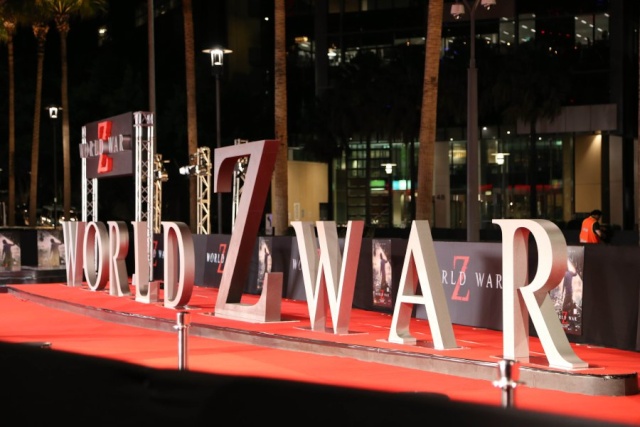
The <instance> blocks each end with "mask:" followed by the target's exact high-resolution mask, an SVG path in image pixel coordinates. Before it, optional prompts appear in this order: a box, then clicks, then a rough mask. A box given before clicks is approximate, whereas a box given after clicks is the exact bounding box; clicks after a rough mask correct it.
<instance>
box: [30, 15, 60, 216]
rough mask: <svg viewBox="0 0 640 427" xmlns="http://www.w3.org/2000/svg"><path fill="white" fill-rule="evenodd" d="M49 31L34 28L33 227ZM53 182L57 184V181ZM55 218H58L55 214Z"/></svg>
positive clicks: (31, 194) (31, 192)
mask: <svg viewBox="0 0 640 427" xmlns="http://www.w3.org/2000/svg"><path fill="white" fill-rule="evenodd" d="M48 30H49V28H48V27H46V26H34V34H35V35H36V38H37V39H38V64H37V72H36V96H35V107H34V111H33V139H32V141H31V178H30V187H29V225H30V226H32V227H33V226H35V225H36V209H37V206H38V163H39V161H40V117H42V74H43V66H44V46H45V43H44V42H45V39H46V34H47V31H48ZM54 170H55V169H54ZM53 182H55V180H54V181H53ZM52 184H53V183H52ZM56 191H57V188H55V187H54V189H53V197H54V199H55V197H56ZM54 208H55V206H54ZM53 217H54V218H56V215H55V212H54V216H53ZM54 226H57V224H54Z"/></svg>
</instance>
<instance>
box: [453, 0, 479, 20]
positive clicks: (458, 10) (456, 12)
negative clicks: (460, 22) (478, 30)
mask: <svg viewBox="0 0 640 427" xmlns="http://www.w3.org/2000/svg"><path fill="white" fill-rule="evenodd" d="M483 1H484V0H483ZM451 15H452V16H453V17H454V18H455V19H460V15H464V5H463V4H462V3H458V2H455V3H453V4H452V5H451Z"/></svg>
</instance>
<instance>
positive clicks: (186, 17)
mask: <svg viewBox="0 0 640 427" xmlns="http://www.w3.org/2000/svg"><path fill="white" fill-rule="evenodd" d="M182 16H183V21H184V53H185V68H186V77H187V139H188V150H189V155H191V154H195V153H196V151H197V150H198V122H197V118H196V72H195V54H194V47H193V9H192V5H191V0H183V1H182ZM197 203H198V188H197V178H196V177H195V176H191V177H190V178H189V225H190V228H191V232H192V233H196V232H197V229H198V216H197ZM218 232H221V231H220V230H218Z"/></svg>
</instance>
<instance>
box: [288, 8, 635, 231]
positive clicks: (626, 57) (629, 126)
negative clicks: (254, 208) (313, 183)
mask: <svg viewBox="0 0 640 427" xmlns="http://www.w3.org/2000/svg"><path fill="white" fill-rule="evenodd" d="M426 3H427V2H422V1H411V0H385V1H375V0H369V1H366V0H328V1H316V2H311V1H309V2H291V5H292V6H291V8H290V9H288V14H289V17H288V21H287V32H288V38H289V39H290V41H291V43H290V46H291V49H290V61H291V62H290V64H291V65H292V66H293V67H297V68H298V69H307V70H309V72H313V73H314V76H315V82H316V86H315V87H316V93H315V95H316V96H322V94H323V92H322V90H321V89H322V88H319V87H318V82H325V84H326V87H327V88H328V89H327V92H328V93H329V94H330V95H329V96H328V97H334V98H335V97H337V98H338V99H340V102H341V104H335V103H334V104H329V105H331V106H332V107H333V108H334V110H335V112H336V114H340V115H341V117H343V118H344V117H348V120H347V119H345V122H346V123H345V124H344V125H343V126H342V127H341V128H340V129H339V131H338V132H335V135H336V136H335V139H337V140H339V144H338V145H340V147H341V156H340V157H339V159H337V160H335V161H334V163H333V168H332V169H333V170H334V174H333V176H332V177H331V181H332V183H333V184H332V188H333V200H332V213H333V219H335V220H336V221H337V222H338V223H346V221H349V220H355V219H364V220H365V221H366V223H367V224H368V225H370V226H378V227H394V228H406V227H408V226H409V225H410V223H411V220H412V219H413V218H414V213H413V212H414V207H413V201H414V198H415V197H420V183H418V182H416V177H417V173H416V169H417V164H418V157H417V156H418V151H419V143H418V127H417V126H416V124H419V112H418V113H417V114H416V112H415V111H410V108H411V106H412V105H413V106H416V105H417V106H419V105H420V100H421V98H420V97H421V95H422V92H421V87H422V80H421V79H422V75H421V74H420V75H417V76H416V75H414V74H416V73H417V71H416V70H419V68H420V67H422V66H423V65H424V57H423V56H421V54H422V55H423V54H424V40H425V34H426V23H427V6H426ZM561 3H562V4H558V2H549V1H544V0H542V1H518V0H514V1H507V0H497V4H496V6H495V7H492V8H491V10H488V11H486V10H484V8H481V7H480V6H478V9H477V10H476V14H475V36H476V49H475V57H476V60H477V68H478V75H479V82H478V97H479V104H478V110H479V129H478V136H479V147H480V149H479V160H480V165H479V183H480V188H479V203H480V204H481V207H480V210H481V228H489V227H491V220H492V219H495V218H532V217H535V218H545V219H550V220H552V221H554V222H556V223H558V224H559V225H561V226H566V227H570V226H572V225H575V224H576V222H577V221H578V220H579V219H580V218H581V217H582V216H584V215H586V213H587V212H589V211H590V210H591V209H595V208H599V209H602V210H603V211H604V212H605V218H604V220H605V222H609V223H610V224H611V225H614V226H618V227H620V228H626V229H633V228H634V227H635V219H634V217H635V214H634V209H635V208H634V201H633V200H634V195H635V175H634V172H633V171H634V167H635V166H634V162H633V158H634V153H635V150H636V149H635V147H636V142H635V138H636V135H637V83H638V71H637V62H638V61H637V55H638V48H637V45H638V43H637V39H638V37H637V28H638V19H637V16H638V5H637V4H635V3H634V2H631V1H626V0H610V1H599V0H590V1H567V2H561ZM451 5H452V3H451V2H445V5H444V15H443V29H442V49H441V58H440V77H439V79H440V81H439V94H438V129H437V138H436V139H437V142H436V158H435V171H434V174H435V183H434V191H433V201H432V203H433V209H432V212H433V214H432V219H431V224H432V226H433V227H437V228H466V218H467V216H466V209H467V205H468V201H467V200H466V198H467V196H466V195H467V191H466V186H467V150H466V148H467V141H466V84H467V79H466V72H467V67H468V65H469V56H470V54H469V38H470V21H469V16H468V15H469V13H468V12H467V13H466V14H465V15H462V16H461V17H459V19H455V18H454V17H453V16H451V14H450V8H451ZM325 8H326V9H325ZM324 10H326V14H324V13H323V11H324ZM318 16H321V17H322V18H320V19H319V18H318ZM534 42H535V43H536V45H538V46H544V47H545V49H548V50H549V51H550V52H552V53H553V55H556V56H558V57H562V58H563V61H564V62H563V64H567V65H566V66H567V67H568V68H569V69H568V72H567V75H568V79H567V87H566V94H565V98H564V102H563V108H562V110H561V111H559V112H557V114H556V115H555V116H554V117H551V118H539V120H538V121H537V122H536V126H535V127H532V126H531V125H530V123H526V122H524V121H523V120H522V119H512V120H509V119H505V117H504V116H503V115H501V114H499V112H498V111H497V109H496V107H495V106H493V105H491V102H492V97H493V91H494V90H495V85H496V84H497V83H496V81H495V80H496V79H495V76H497V75H500V70H499V67H500V66H502V64H504V63H505V62H504V61H505V58H509V56H510V55H515V52H516V49H517V47H518V46H519V45H522V44H525V43H530V44H531V43H534ZM325 45H326V52H327V54H326V67H324V68H323V67H322V66H320V67H319V66H318V63H319V62H320V63H321V64H322V63H324V59H325V58H324V57H323V58H322V59H323V60H322V61H318V58H317V55H316V52H323V55H324V52H325V49H324V46H325ZM364 53H366V54H367V55H368V56H369V57H370V58H371V59H370V60H369V62H367V61H366V60H363V58H364V57H365V55H364ZM412 55H413V56H412ZM630 58H635V59H630ZM507 60H508V59H507ZM421 61H422V62H421ZM633 61H635V64H634V63H633ZM366 67H371V70H367V68H366ZM412 67H413V68H412ZM390 68H393V71H389V69H390ZM354 69H357V70H358V73H361V74H357V75H358V77H357V78H354V77H353V76H348V77H347V81H348V82H350V83H349V84H350V85H351V87H350V86H344V79H345V77H344V74H345V73H349V72H352V73H356V71H354ZM345 70H346V71H345ZM368 71H370V72H371V74H369V75H367V74H366V73H367V72H368ZM374 71H380V72H381V73H382V75H383V77H379V78H380V79H384V78H385V76H386V78H388V79H389V81H388V82H391V83H389V84H388V85H387V86H384V85H382V84H378V83H377V82H375V81H374V79H373V78H372V77H371V76H372V75H373V74H374V73H373V72H374ZM324 73H326V74H324ZM385 73H387V75H385ZM492 77H493V80H492ZM349 78H351V79H352V80H348V79H349ZM368 78H371V81H370V82H369V84H365V83H362V82H360V81H358V79H363V80H364V81H365V82H366V79H368ZM341 81H342V82H343V83H340V82H341ZM405 83H406V86H408V87H403V84H405ZM360 84H362V85H361V86H359V85H360ZM289 85H290V86H289V87H290V90H291V87H292V85H293V87H294V88H295V85H296V77H295V71H294V76H293V78H292V81H291V82H290V83H289ZM411 85H413V86H411ZM350 88H353V90H354V92H355V88H357V89H358V90H360V93H365V95H363V97H364V98H365V99H364V100H357V101H354V100H353V99H351V98H349V96H350V95H343V96H342V97H341V96H340V95H339V94H338V92H340V93H343V94H344V93H345V92H349V90H350ZM416 88H417V89H418V90H417V92H418V93H417V95H416V94H411V90H412V89H414V90H415V89H416ZM294 90H295V89H294ZM405 90H406V92H404V91H405ZM368 91H371V93H367V92H368ZM390 92H392V93H393V94H395V96H394V95H393V94H390ZM319 94H320V95H319ZM630 94H631V96H630ZM633 94H635V95H636V96H633ZM367 96H368V97H369V98H368V99H367V98H366V97H367ZM416 96H417V98H416ZM411 97H413V98H411ZM409 98H411V99H409ZM405 101H406V102H407V104H406V105H405V104H403V102H405ZM350 102H353V105H352V106H351V108H352V109H354V110H355V109H358V111H360V112H363V114H364V117H366V118H365V119H363V118H362V117H361V116H357V115H355V114H354V113H353V110H349V109H347V108H346V107H345V108H344V109H342V107H336V105H344V104H348V103H350ZM376 103H379V104H380V105H382V106H381V107H380V105H378V107H380V108H381V109H382V110H383V111H376V110H375V109H374V108H372V107H371V105H374V106H375V105H376ZM402 108H404V109H407V111H406V112H405V113H402V112H398V111H396V110H397V109H402ZM402 120H406V121H407V122H408V123H407V124H404V123H401V122H402ZM303 139H304V136H303V135H302V132H300V133H299V134H298V133H297V132H296V130H293V131H292V132H291V134H290V146H295V145H296V143H297V142H296V141H302V140H303ZM301 151H302V150H301ZM585 168H586V170H585Z"/></svg>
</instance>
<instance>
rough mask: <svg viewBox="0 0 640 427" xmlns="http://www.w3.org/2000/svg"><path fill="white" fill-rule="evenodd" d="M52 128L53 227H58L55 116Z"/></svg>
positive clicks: (52, 119) (52, 120)
mask: <svg viewBox="0 0 640 427" xmlns="http://www.w3.org/2000/svg"><path fill="white" fill-rule="evenodd" d="M51 130H52V132H53V228H56V227H57V226H58V147H57V145H58V144H57V141H56V119H54V118H51ZM34 225H35V224H34Z"/></svg>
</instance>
